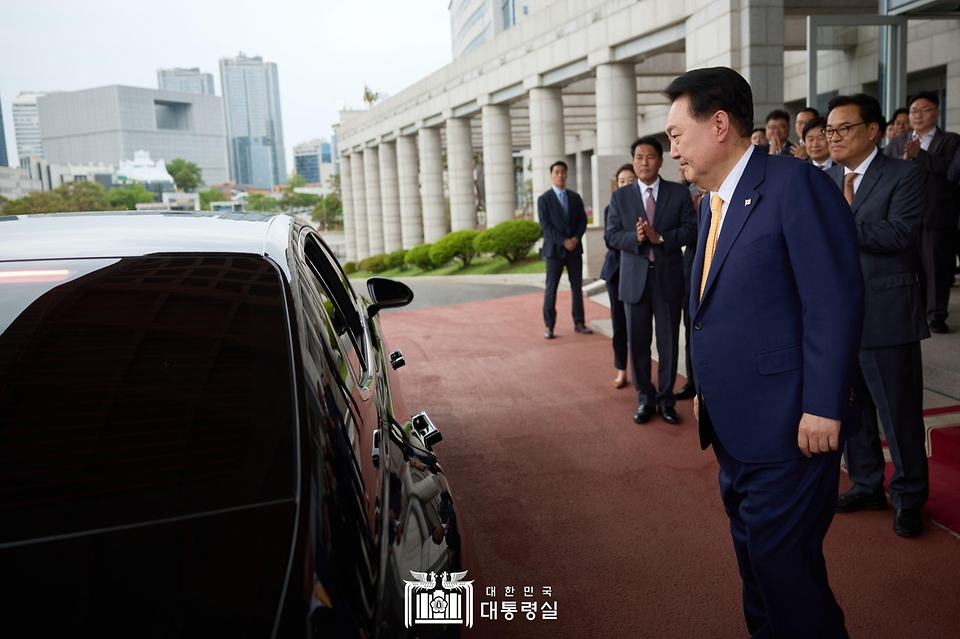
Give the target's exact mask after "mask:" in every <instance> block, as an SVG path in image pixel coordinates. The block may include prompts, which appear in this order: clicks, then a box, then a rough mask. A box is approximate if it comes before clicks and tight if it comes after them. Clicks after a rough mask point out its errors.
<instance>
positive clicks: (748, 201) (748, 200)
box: [743, 198, 753, 206]
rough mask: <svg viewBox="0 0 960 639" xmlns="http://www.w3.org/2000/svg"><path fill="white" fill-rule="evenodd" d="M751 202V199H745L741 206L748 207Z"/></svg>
mask: <svg viewBox="0 0 960 639" xmlns="http://www.w3.org/2000/svg"><path fill="white" fill-rule="evenodd" d="M751 202H753V200H751V199H749V198H748V199H746V200H744V201H743V205H744V206H750V203H751Z"/></svg>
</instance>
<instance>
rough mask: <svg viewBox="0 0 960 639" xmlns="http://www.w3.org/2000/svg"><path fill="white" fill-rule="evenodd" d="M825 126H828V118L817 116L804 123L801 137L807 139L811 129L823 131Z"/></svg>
mask: <svg viewBox="0 0 960 639" xmlns="http://www.w3.org/2000/svg"><path fill="white" fill-rule="evenodd" d="M825 128H827V119H826V118H821V117H820V116H817V117H815V118H813V119H812V120H810V121H809V122H807V123H806V124H804V125H803V133H801V134H800V139H801V140H806V139H807V133H809V132H810V130H811V129H816V130H817V131H822V130H823V129H825Z"/></svg>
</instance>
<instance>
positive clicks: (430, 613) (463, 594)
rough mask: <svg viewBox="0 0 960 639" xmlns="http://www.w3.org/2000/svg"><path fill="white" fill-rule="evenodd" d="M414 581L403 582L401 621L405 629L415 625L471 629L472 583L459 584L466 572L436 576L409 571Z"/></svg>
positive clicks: (435, 574) (463, 582) (434, 574)
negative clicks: (452, 625)
mask: <svg viewBox="0 0 960 639" xmlns="http://www.w3.org/2000/svg"><path fill="white" fill-rule="evenodd" d="M410 574H411V575H413V578H414V579H415V581H404V583H405V584H407V585H406V588H404V592H403V603H404V610H405V614H404V619H403V625H404V626H405V627H407V628H409V627H410V626H412V625H414V624H428V623H435V624H460V625H466V626H467V628H472V627H473V582H472V581H462V579H463V578H464V577H466V576H467V571H466V570H464V571H463V572H451V573H446V572H444V573H442V574H441V575H440V577H441V579H440V584H439V585H437V573H435V572H431V573H430V574H429V575H428V574H427V573H425V572H414V571H412V570H411V571H410Z"/></svg>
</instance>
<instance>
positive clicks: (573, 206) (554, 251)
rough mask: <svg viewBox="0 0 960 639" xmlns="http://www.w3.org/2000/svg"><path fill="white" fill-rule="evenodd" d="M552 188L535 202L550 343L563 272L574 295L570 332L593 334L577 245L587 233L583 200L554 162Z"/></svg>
mask: <svg viewBox="0 0 960 639" xmlns="http://www.w3.org/2000/svg"><path fill="white" fill-rule="evenodd" d="M550 181H551V182H553V187H552V188H551V189H550V190H549V191H547V192H546V193H544V194H543V195H541V196H540V197H539V198H538V199H537V215H538V217H539V218H540V228H541V229H542V230H543V258H544V259H545V260H546V262H547V288H546V291H544V295H543V323H544V324H546V326H547V330H546V332H544V334H543V336H544V337H545V338H546V339H553V337H554V333H553V327H554V325H555V324H556V323H557V287H558V286H559V285H560V276H561V275H563V269H564V268H566V269H567V278H568V279H569V280H570V290H571V292H572V293H573V330H574V331H575V332H577V333H584V334H588V335H589V334H590V333H593V331H591V330H590V329H589V328H587V326H586V324H584V317H583V290H582V288H581V287H582V283H583V247H582V246H581V245H580V241H581V239H582V238H583V234H584V233H586V231H587V214H586V211H584V209H583V200H581V199H580V196H579V195H578V194H576V193H574V192H573V191H571V190H569V189H568V188H566V186H567V165H566V163H565V162H554V163H553V164H552V165H551V166H550Z"/></svg>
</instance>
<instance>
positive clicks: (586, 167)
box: [577, 151, 593, 207]
mask: <svg viewBox="0 0 960 639" xmlns="http://www.w3.org/2000/svg"><path fill="white" fill-rule="evenodd" d="M592 162H593V153H591V152H590V151H579V152H577V193H579V194H580V197H582V198H583V202H584V204H588V205H590V206H591V207H592V206H593V170H592V169H591V168H590V167H591V165H592Z"/></svg>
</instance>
